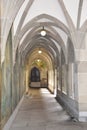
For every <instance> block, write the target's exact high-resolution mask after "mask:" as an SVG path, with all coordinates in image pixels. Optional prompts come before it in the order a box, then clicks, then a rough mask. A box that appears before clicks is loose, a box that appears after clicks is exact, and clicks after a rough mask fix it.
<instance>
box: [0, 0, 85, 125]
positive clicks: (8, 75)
mask: <svg viewBox="0 0 87 130" xmlns="http://www.w3.org/2000/svg"><path fill="white" fill-rule="evenodd" d="M0 18H1V19H0V20H1V24H0V27H1V34H0V39H1V40H0V46H1V47H0V60H1V64H0V81H1V82H0V88H1V89H0V93H1V94H0V105H1V106H0V108H1V114H0V115H1V124H2V126H4V125H5V123H6V122H7V120H8V119H9V117H10V115H11V114H12V112H13V111H14V109H15V108H16V106H17V104H18V102H19V101H20V99H21V97H22V96H23V93H24V92H25V91H27V90H28V88H29V73H30V71H31V68H32V64H31V63H32V62H33V61H35V60H36V59H38V58H40V59H41V60H43V61H44V62H45V63H46V64H47V68H46V71H48V88H49V90H50V91H51V92H52V93H54V91H55V90H56V98H57V100H58V101H60V102H61V103H62V105H63V106H64V107H65V108H66V109H67V110H68V111H69V113H70V114H71V115H72V116H74V117H75V118H76V119H78V120H81V121H82V120H83V121H87V101H86V99H87V87H86V86H87V80H86V79H87V67H86V66H87V56H86V55H87V0H15V1H14V0H1V14H0ZM43 27H44V29H45V30H46V32H47V34H46V36H44V37H43V36H41V34H40V32H41V30H42V28H43ZM39 48H40V49H42V51H43V53H42V54H41V55H38V53H37V52H38V49H39ZM8 106H9V107H8ZM7 108H8V109H7Z"/></svg>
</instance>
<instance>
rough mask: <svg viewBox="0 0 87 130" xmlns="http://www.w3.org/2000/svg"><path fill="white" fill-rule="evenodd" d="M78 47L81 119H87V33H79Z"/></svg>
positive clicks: (76, 51)
mask: <svg viewBox="0 0 87 130" xmlns="http://www.w3.org/2000/svg"><path fill="white" fill-rule="evenodd" d="M78 36H79V37H78V39H79V40H78V42H79V41H80V42H79V43H78V44H79V46H78V48H76V50H75V53H76V61H77V69H78V71H77V78H78V105H79V120H80V121H87V33H84V36H83V33H81V32H80V33H79V34H78Z"/></svg>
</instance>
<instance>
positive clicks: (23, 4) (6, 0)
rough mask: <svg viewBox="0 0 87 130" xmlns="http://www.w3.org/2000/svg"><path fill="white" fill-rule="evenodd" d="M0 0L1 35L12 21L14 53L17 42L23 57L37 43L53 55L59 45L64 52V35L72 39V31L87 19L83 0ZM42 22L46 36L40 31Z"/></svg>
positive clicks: (86, 1)
mask: <svg viewBox="0 0 87 130" xmlns="http://www.w3.org/2000/svg"><path fill="white" fill-rule="evenodd" d="M1 4H2V7H3V9H2V18H3V22H2V35H4V36H5V39H6V37H7V36H8V33H9V29H10V27H11V26H12V25H13V33H14V53H16V49H17V47H18V46H19V50H20V52H21V54H22V55H23V57H24V58H25V57H26V55H27V53H28V52H29V50H31V49H34V48H35V47H37V46H38V47H40V46H41V47H43V48H45V49H47V50H49V54H51V53H54V54H53V55H56V57H57V54H58V53H59V51H60V48H62V50H63V52H64V54H66V45H67V39H68V37H70V38H71V39H73V38H72V35H71V34H72V32H74V31H75V30H78V29H81V28H82V27H83V26H84V25H85V24H86V23H87V0H15V1H14V0H3V1H2V3H1ZM4 19H5V20H4ZM6 19H7V21H6ZM43 26H44V28H45V30H46V31H47V35H46V37H42V36H41V35H40V31H41V29H42V27H43ZM3 44H5V40H4V41H3ZM45 45H46V46H45ZM3 46H4V45H3ZM3 48H5V47H3ZM3 51H4V49H3ZM55 51H56V52H57V53H56V54H55ZM2 53H3V52H2ZM2 55H3V54H2Z"/></svg>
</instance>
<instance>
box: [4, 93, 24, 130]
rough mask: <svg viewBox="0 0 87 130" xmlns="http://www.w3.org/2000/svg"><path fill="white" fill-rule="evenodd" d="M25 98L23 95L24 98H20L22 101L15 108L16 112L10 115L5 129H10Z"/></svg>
mask: <svg viewBox="0 0 87 130" xmlns="http://www.w3.org/2000/svg"><path fill="white" fill-rule="evenodd" d="M23 99H24V96H23V97H22V99H21V100H20V102H19V103H18V105H17V107H16V108H15V110H14V112H13V113H12V115H11V116H10V118H9V120H8V121H7V123H6V124H5V126H4V128H3V130H9V129H10V127H11V125H12V122H13V120H14V119H15V117H16V115H17V113H18V110H19V108H20V106H21V104H22V101H23Z"/></svg>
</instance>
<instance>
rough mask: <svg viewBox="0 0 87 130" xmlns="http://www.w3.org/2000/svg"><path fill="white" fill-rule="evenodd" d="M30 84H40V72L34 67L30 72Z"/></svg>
mask: <svg viewBox="0 0 87 130" xmlns="http://www.w3.org/2000/svg"><path fill="white" fill-rule="evenodd" d="M30 80H31V82H40V71H39V69H37V68H36V67H34V68H33V69H32V70H31V76H30Z"/></svg>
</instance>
